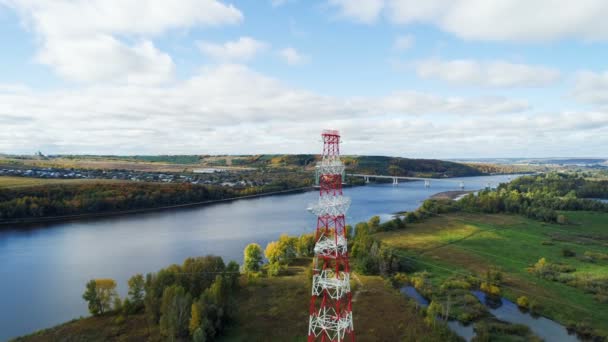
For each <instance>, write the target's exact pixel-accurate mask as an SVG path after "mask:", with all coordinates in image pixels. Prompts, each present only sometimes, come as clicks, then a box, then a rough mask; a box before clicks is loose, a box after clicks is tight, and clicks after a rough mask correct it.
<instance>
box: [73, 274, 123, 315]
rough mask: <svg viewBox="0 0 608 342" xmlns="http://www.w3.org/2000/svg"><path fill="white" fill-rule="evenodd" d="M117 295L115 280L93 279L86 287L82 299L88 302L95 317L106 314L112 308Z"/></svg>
mask: <svg viewBox="0 0 608 342" xmlns="http://www.w3.org/2000/svg"><path fill="white" fill-rule="evenodd" d="M117 297H118V294H117V293H116V282H115V281H114V280H113V279H92V280H90V281H89V282H88V283H87V285H86V290H85V292H84V294H83V295H82V298H83V299H84V300H86V301H87V302H88V307H89V312H90V313H91V314H93V315H99V314H104V313H105V312H107V311H108V310H110V309H111V308H112V304H114V303H115V299H116V298H117Z"/></svg>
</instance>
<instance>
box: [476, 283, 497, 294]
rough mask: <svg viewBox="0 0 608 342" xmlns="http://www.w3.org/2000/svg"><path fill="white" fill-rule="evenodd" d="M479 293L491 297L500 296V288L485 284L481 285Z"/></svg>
mask: <svg viewBox="0 0 608 342" xmlns="http://www.w3.org/2000/svg"><path fill="white" fill-rule="evenodd" d="M480 288H481V291H483V292H485V293H486V294H489V295H491V296H500V287H498V286H496V285H492V284H488V283H486V282H483V283H481V286H480Z"/></svg>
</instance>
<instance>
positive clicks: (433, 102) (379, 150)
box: [0, 64, 608, 157]
mask: <svg viewBox="0 0 608 342" xmlns="http://www.w3.org/2000/svg"><path fill="white" fill-rule="evenodd" d="M5 88H6V89H7V91H0V122H1V123H2V127H3V130H1V131H0V150H1V151H3V152H17V153H21V152H32V151H36V150H42V151H43V152H46V153H104V154H133V153H139V154H142V153H151V154H163V153H211V154H214V153H313V152H317V151H318V149H319V146H318V141H317V140H318V139H317V137H318V134H319V131H320V130H321V129H322V128H326V127H333V128H338V129H341V130H342V131H343V133H344V139H345V141H346V142H347V144H346V145H345V146H344V148H345V150H344V152H345V153H352V154H389V155H406V156H417V157H448V156H496V155H498V156H508V155H511V156H513V155H520V156H521V155H522V154H525V155H528V156H535V155H536V156H539V155H547V154H554V153H553V152H555V154H556V155H558V154H559V155H572V154H577V152H578V151H581V150H584V151H585V152H586V153H585V154H588V155H593V154H597V153H600V152H602V153H605V151H599V150H600V146H605V144H606V143H608V138H607V137H608V134H606V133H608V115H607V113H605V112H602V111H591V112H572V113H570V112H568V113H536V112H534V111H533V109H532V108H530V106H529V105H528V103H527V102H526V101H521V100H516V99H509V98H502V97H481V98H478V97H458V96H441V95H437V94H431V93H424V92H413V91H407V90H403V91H398V92H395V93H391V94H387V95H385V96H379V97H333V96H325V95H320V94H317V93H314V92H310V91H307V90H303V89H299V88H294V87H290V86H288V85H286V84H284V83H283V82H281V81H279V80H277V79H275V78H272V77H268V76H265V75H263V74H260V73H258V72H255V71H253V70H251V69H249V68H247V67H246V66H243V65H237V64H221V65H218V66H214V67H207V68H204V69H202V70H201V71H200V72H199V73H197V74H196V75H195V76H193V77H192V78H190V79H187V80H184V81H177V82H173V83H171V84H170V85H163V86H150V85H146V86H142V85H134V84H123V85H116V84H114V85H112V84H109V85H104V86H99V85H98V86H91V87H84V88H80V89H76V88H69V89H64V90H58V91H35V90H28V89H22V88H20V87H17V88H15V87H13V86H10V85H7V86H6V87H5ZM13 89H18V90H19V91H13ZM592 137H593V138H592ZM372 140H377V142H373V141H372ZM554 140H559V141H560V142H561V143H560V144H558V145H556V146H559V148H560V149H561V150H560V151H553V150H551V149H552V148H553V147H552V146H553V145H552V143H551V142H552V141H554ZM602 144H603V145H602Z"/></svg>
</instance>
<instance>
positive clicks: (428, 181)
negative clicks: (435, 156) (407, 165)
mask: <svg viewBox="0 0 608 342" xmlns="http://www.w3.org/2000/svg"><path fill="white" fill-rule="evenodd" d="M347 176H350V177H362V178H363V179H365V183H369V179H370V178H374V179H378V178H383V179H392V180H393V185H399V180H410V181H424V186H425V187H427V188H429V187H430V186H431V181H440V182H452V183H458V186H459V187H460V189H464V187H465V184H464V181H462V180H454V179H449V178H423V177H405V176H387V175H365V174H361V173H349V174H347ZM487 187H488V188H495V187H496V186H495V185H494V184H493V183H491V182H490V183H488V184H487Z"/></svg>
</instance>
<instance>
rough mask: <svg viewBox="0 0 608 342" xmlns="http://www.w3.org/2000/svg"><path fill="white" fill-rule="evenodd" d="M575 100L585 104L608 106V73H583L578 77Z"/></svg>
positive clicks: (574, 92) (574, 93)
mask: <svg viewBox="0 0 608 342" xmlns="http://www.w3.org/2000/svg"><path fill="white" fill-rule="evenodd" d="M573 95H574V98H575V99H576V100H578V101H580V102H583V103H589V104H596V105H608V71H605V72H603V73H594V72H591V71H581V72H579V73H578V74H577V75H576V83H575V86H574V91H573Z"/></svg>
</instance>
